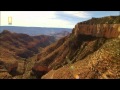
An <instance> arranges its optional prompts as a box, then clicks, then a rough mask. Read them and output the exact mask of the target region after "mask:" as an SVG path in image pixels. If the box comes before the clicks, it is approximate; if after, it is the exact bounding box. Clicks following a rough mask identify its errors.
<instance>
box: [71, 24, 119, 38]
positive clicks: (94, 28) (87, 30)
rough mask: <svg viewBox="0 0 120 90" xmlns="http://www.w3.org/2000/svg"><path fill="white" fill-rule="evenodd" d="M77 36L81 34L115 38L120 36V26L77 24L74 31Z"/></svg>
mask: <svg viewBox="0 0 120 90" xmlns="http://www.w3.org/2000/svg"><path fill="white" fill-rule="evenodd" d="M73 33H74V35H75V36H78V35H80V34H84V35H92V36H96V37H106V38H113V37H118V36H119V35H120V24H93V25H88V24H77V25H75V28H74V29H73Z"/></svg>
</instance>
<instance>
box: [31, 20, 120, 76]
mask: <svg viewBox="0 0 120 90" xmlns="http://www.w3.org/2000/svg"><path fill="white" fill-rule="evenodd" d="M89 22H90V21H89ZM119 35H120V24H104V23H100V24H96V23H92V24H91V23H88V22H87V21H86V22H85V23H84V22H83V23H78V24H77V25H76V26H75V28H73V30H72V33H71V34H70V35H68V36H66V37H64V38H62V39H60V40H59V41H57V42H56V43H54V44H52V45H50V46H48V47H46V48H45V49H44V50H43V51H42V52H41V53H40V54H39V55H38V56H37V59H36V60H37V61H36V63H35V65H34V67H33V68H32V70H33V72H35V73H36V74H35V75H36V76H37V77H39V78H41V76H42V75H44V74H45V73H44V74H41V75H40V74H39V75H38V74H37V73H42V72H43V71H41V69H40V67H41V68H42V67H47V69H46V70H45V72H46V73H47V72H49V71H50V72H51V70H55V71H56V70H59V69H60V68H62V67H64V66H66V65H69V64H74V63H75V62H78V61H81V60H84V59H85V58H86V57H88V56H89V55H91V54H93V53H94V52H96V51H97V50H99V48H101V47H102V46H103V45H104V44H105V43H106V41H107V40H109V39H112V38H118V37H119ZM81 67H82V66H81ZM85 67H87V65H86V66H85ZM47 70H48V71H47ZM62 70H63V69H62ZM83 72H84V71H83ZM61 73H62V72H61ZM56 74H57V73H56ZM48 75H50V74H48ZM59 75H60V73H59ZM60 76H61V75H60ZM48 77H49V76H48ZM49 78H50V77H49ZM69 78H70V77H69Z"/></svg>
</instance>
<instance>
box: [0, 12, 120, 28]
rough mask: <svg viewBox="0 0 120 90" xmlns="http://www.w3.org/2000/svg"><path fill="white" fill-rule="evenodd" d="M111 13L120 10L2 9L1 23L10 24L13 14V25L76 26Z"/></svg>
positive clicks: (113, 13)
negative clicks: (9, 19)
mask: <svg viewBox="0 0 120 90" xmlns="http://www.w3.org/2000/svg"><path fill="white" fill-rule="evenodd" d="M110 15H115V16H116V15H119V11H1V25H2V26H8V17H10V16H11V17H12V25H11V26H31V27H62V28H74V26H75V24H77V23H78V22H82V21H85V20H88V19H90V18H92V17H104V16H110ZM9 26H10V25H9Z"/></svg>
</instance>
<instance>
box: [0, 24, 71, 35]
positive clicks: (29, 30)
mask: <svg viewBox="0 0 120 90" xmlns="http://www.w3.org/2000/svg"><path fill="white" fill-rule="evenodd" d="M3 30H9V31H11V32H16V33H24V34H28V35H32V36H35V35H50V34H54V33H59V32H62V31H68V32H71V31H72V29H70V28H49V27H22V26H0V32H2V31H3Z"/></svg>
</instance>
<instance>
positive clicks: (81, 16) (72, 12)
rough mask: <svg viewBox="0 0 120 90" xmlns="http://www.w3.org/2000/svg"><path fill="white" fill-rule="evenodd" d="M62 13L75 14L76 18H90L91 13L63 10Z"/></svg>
mask: <svg viewBox="0 0 120 90" xmlns="http://www.w3.org/2000/svg"><path fill="white" fill-rule="evenodd" d="M63 13H65V14H68V15H71V16H75V17H78V18H90V17H91V14H90V13H88V12H86V11H63Z"/></svg>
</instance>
